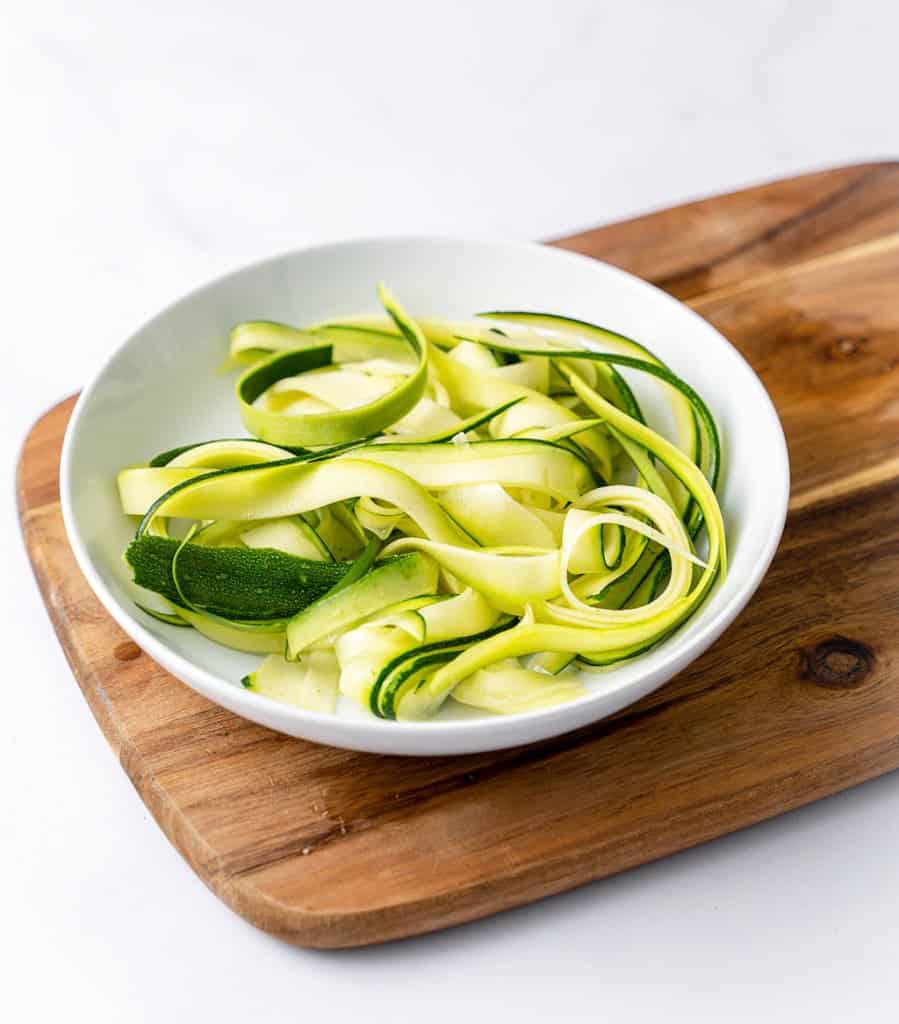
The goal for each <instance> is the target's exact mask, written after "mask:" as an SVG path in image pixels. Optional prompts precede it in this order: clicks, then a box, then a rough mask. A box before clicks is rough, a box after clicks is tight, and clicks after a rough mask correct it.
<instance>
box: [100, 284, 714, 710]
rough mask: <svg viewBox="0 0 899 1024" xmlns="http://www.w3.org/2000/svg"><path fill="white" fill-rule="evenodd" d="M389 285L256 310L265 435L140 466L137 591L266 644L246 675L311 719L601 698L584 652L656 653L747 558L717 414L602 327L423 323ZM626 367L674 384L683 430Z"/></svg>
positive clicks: (238, 343) (252, 411)
mask: <svg viewBox="0 0 899 1024" xmlns="http://www.w3.org/2000/svg"><path fill="white" fill-rule="evenodd" d="M378 295H379V298H380V300H381V304H382V306H383V308H384V315H380V316H374V317H373V316H369V315H364V316H357V317H344V318H341V319H339V320H334V321H329V322H324V323H318V324H311V325H308V326H306V327H303V328H300V327H294V326H291V325H287V324H279V323H273V322H270V321H260V320H257V321H248V322H246V323H242V324H238V325H237V326H236V327H235V328H234V329H233V330H232V332H231V336H230V349H229V352H228V357H227V359H226V361H225V366H226V367H227V368H233V367H240V368H241V372H240V375H239V377H238V379H237V382H236V401H237V405H238V408H239V411H240V415H241V419H242V421H243V423H244V426H245V427H246V429H247V431H248V432H249V434H250V435H251V436H249V437H246V438H226V439H213V440H208V441H194V442H193V443H187V444H184V445H182V446H181V447H179V448H174V449H170V450H169V451H166V452H162V453H160V454H158V455H156V456H154V457H153V458H150V459H148V460H147V461H146V462H145V463H143V464H140V465H133V466H129V467H127V468H124V469H122V471H121V472H120V473H119V477H118V489H119V496H120V499H121V505H122V510H123V512H124V513H125V514H126V515H129V516H133V517H137V518H138V523H137V527H136V533H135V537H134V540H133V541H132V542H131V544H130V545H129V547H128V550H127V551H126V553H125V560H126V563H127V564H128V566H129V567H130V569H131V571H132V574H133V578H134V582H135V584H137V586H138V587H140V588H141V593H142V595H146V593H147V592H152V593H153V594H154V595H155V596H154V598H153V599H152V600H153V604H152V605H151V604H148V603H147V598H146V597H145V596H141V599H140V603H139V604H138V607H139V608H140V610H141V611H142V612H143V613H145V614H147V615H149V616H151V617H152V618H154V619H155V620H157V621H158V622H160V623H161V624H163V627H164V628H169V627H172V628H193V629H196V630H198V631H199V632H201V633H202V634H204V635H205V636H206V637H208V638H209V639H210V640H211V641H214V642H216V643H219V644H223V645H225V646H228V647H233V648H235V649H237V650H241V651H247V652H252V653H259V654H264V655H266V658H265V660H264V661H263V662H262V664H261V665H260V666H259V668H258V669H257V670H256V671H255V672H252V673H250V674H249V675H248V676H245V677H244V679H243V680H241V682H242V684H243V685H244V686H245V687H246V688H247V689H248V690H251V691H252V692H255V693H259V694H260V695H262V696H263V697H267V698H270V699H274V700H279V701H284V702H287V703H290V704H293V705H295V706H297V707H301V708H305V709H307V710H311V711H316V712H325V713H331V712H334V711H335V710H336V709H337V708H338V706H339V702H340V700H349V701H353V702H355V703H357V704H358V705H361V707H362V708H365V709H367V710H368V712H370V713H371V714H372V715H374V716H377V717H379V718H384V719H405V720H413V719H423V718H430V717H432V716H433V715H434V714H435V713H436V712H437V711H438V710H439V708H440V707H441V705H442V704H443V703H444V702H445V701H447V700H454V701H456V702H457V703H459V704H464V705H468V706H471V707H475V708H479V709H481V710H482V711H485V712H488V713H493V714H517V713H521V712H527V711H532V710H536V709H541V708H546V707H550V706H552V705H555V704H559V703H562V702H565V701H570V700H575V699H579V698H580V697H582V696H583V695H584V694H585V693H586V692H587V691H586V689H585V687H584V685H583V682H582V679H581V675H580V674H579V673H578V671H577V670H576V669H577V665H578V664H586V665H598V666H608V665H614V664H616V663H619V662H622V661H626V660H630V659H632V658H635V657H637V656H639V655H640V654H642V653H644V652H646V651H648V650H650V649H651V648H652V647H654V646H655V645H656V644H658V643H660V642H662V641H663V640H665V639H666V638H667V637H669V636H670V635H671V634H672V632H673V631H674V630H676V629H678V628H679V627H680V626H681V625H683V623H684V622H685V621H686V620H687V619H688V618H689V617H690V616H691V615H693V614H694V613H695V612H696V611H697V609H698V608H699V607H700V606H701V605H702V603H703V602H704V601H705V599H706V598H707V597H708V595H709V593H710V591H711V589H712V587H713V586H714V585H715V583H716V581H717V580H719V579H720V578H722V577H723V575H724V573H725V571H726V565H727V554H726V549H727V545H726V538H725V531H724V521H723V518H722V515H721V510H720V507H719V504H718V500H717V498H716V495H715V488H716V485H717V483H718V475H719V471H720V464H721V442H720V438H719V434H718V429H717V426H716V424H715V421H714V419H713V417H712V415H711V413H710V412H709V409H708V407H707V405H706V404H705V402H704V401H703V399H702V398H701V397H700V396H699V395H698V394H697V393H696V392H695V391H694V390H693V388H691V387H690V386H689V384H687V383H686V382H685V381H683V380H681V379H680V378H679V377H678V376H677V375H676V374H675V373H673V372H672V370H671V369H670V368H669V367H667V366H666V365H665V364H664V363H663V362H662V361H661V360H659V359H658V358H657V357H656V356H655V355H653V353H652V352H651V351H650V349H648V348H647V347H645V346H644V345H643V344H641V343H640V342H637V341H635V340H633V339H630V338H627V337H625V336H623V335H621V334H618V333H616V332H614V331H610V330H608V329H606V328H604V327H599V326H596V325H594V324H589V323H585V322H584V321H580V320H573V319H570V318H567V317H562V316H555V315H551V314H546V313H527V312H496V313H486V314H478V317H477V319H474V320H471V321H466V322H454V321H446V320H438V319H435V318H421V319H413V318H412V317H411V316H410V315H409V314H408V313H406V312H405V310H404V309H403V308H402V306H400V304H399V302H398V301H397V300H396V299H395V298H394V296H393V295H392V294H391V293H390V292H389V291H388V290H387V289H386V288H385V287H384V286H383V285H381V286H379V288H378ZM211 369H212V368H211ZM629 374H633V375H639V376H642V377H643V378H644V379H645V381H647V382H648V383H650V384H651V385H653V386H655V387H657V388H658V389H659V391H660V393H661V394H662V396H663V397H664V399H665V400H666V402H667V404H668V406H669V408H670V411H671V415H672V417H673V423H674V426H675V436H674V439H673V440H669V439H668V438H666V437H665V436H664V435H663V434H662V433H660V432H659V431H658V430H657V429H655V428H654V427H653V425H652V424H651V423H649V422H648V421H647V418H646V416H645V415H644V412H643V409H642V408H641V406H640V403H639V402H638V400H637V397H636V396H635V394H634V392H633V390H632V388H631V383H630V381H629V380H628V378H627V376H626V375H629ZM641 394H642V392H641ZM188 440H189V439H188ZM185 520H187V522H188V526H187V527H186V528H185V526H184V521H185Z"/></svg>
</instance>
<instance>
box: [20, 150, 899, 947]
mask: <svg viewBox="0 0 899 1024" xmlns="http://www.w3.org/2000/svg"><path fill="white" fill-rule="evenodd" d="M896 232H899V168H897V165H895V164H875V165H865V166H862V167H849V168H841V169H837V170H834V171H826V172H820V173H817V174H813V175H808V176H805V177H802V178H796V179H792V180H790V181H785V182H776V183H773V184H770V185H764V186H760V187H758V188H756V189H750V190H746V191H744V192H739V193H735V194H734V195H731V196H720V197H716V198H713V199H708V200H703V201H700V202H698V203H693V204H690V205H688V206H685V207H679V208H677V209H674V210H667V211H662V212H660V213H655V214H650V215H648V216H646V217H642V218H638V219H636V220H633V221H628V222H626V223H624V224H618V225H612V226H610V227H607V228H601V229H598V230H596V231H592V232H587V233H584V234H582V235H578V236H576V237H575V238H573V239H568V240H563V241H562V242H560V243H558V244H561V245H564V246H566V247H568V248H573V249H577V250H578V251H581V252H585V253H588V254H590V255H593V256H598V257H604V258H606V259H609V260H610V261H612V262H616V263H618V264H619V265H622V266H624V267H626V268H628V269H631V270H636V271H637V272H640V273H642V274H643V275H644V276H649V277H651V278H653V279H655V280H656V281H658V282H660V283H662V284H663V285H664V286H665V287H667V288H668V289H669V290H671V291H672V292H674V293H675V294H679V295H682V296H687V297H689V299H690V303H691V304H692V305H693V306H694V308H696V309H697V310H698V311H699V312H701V313H702V315H703V316H706V317H708V318H709V319H710V320H711V321H712V322H714V323H715V324H716V325H717V326H718V327H719V328H720V329H721V330H722V331H724V333H725V334H726V335H727V336H728V337H729V338H731V340H733V341H734V343H735V344H736V345H737V346H738V347H739V348H740V349H741V350H742V351H743V353H744V354H745V355H746V357H747V358H748V359H749V360H750V362H751V363H752V364H753V365H754V366H755V368H756V369H757V370H758V371H759V372H760V373H761V375H762V377H763V379H764V381H765V383H766V385H767V386H768V388H769V390H770V391H771V393H772V396H773V397H774V399H775V402H776V404H777V406H778V409H779V411H780V413H781V416H782V418H783V421H784V425H785V428H786V432H787V437H788V443H789V446H790V451H791V457H792V463H793V474H794V490H793V496H792V501H791V515H790V518H789V520H788V524H787V529H786V532H785V535H784V540H783V543H782V545H781V549H780V551H779V553H778V555H777V557H776V559H775V561H774V564H773V566H772V569H771V571H770V573H769V575H768V577H767V578H766V580H765V582H764V583H763V585H762V587H761V588H760V590H759V592H758V594H757V595H756V597H755V599H754V600H753V601H752V602H751V603H750V605H749V606H748V608H747V609H746V610H745V611H744V613H743V614H742V615H741V616H740V618H739V619H738V621H737V622H736V624H735V625H734V626H733V627H732V628H731V629H730V630H729V631H728V632H727V633H726V634H725V636H724V637H723V638H722V640H720V641H719V643H718V644H717V645H715V647H713V648H712V650H710V651H709V652H707V653H706V654H705V655H704V656H703V657H702V658H701V659H700V660H699V661H697V662H696V663H694V665H692V666H691V667H690V668H689V669H688V670H687V671H685V672H684V673H682V674H681V675H680V676H679V677H678V678H677V679H676V680H674V681H673V682H672V683H670V684H669V685H668V686H666V687H664V688H663V689H662V690H660V691H658V692H657V693H655V694H653V695H652V696H650V697H649V698H647V699H646V700H644V701H642V702H640V703H639V704H637V705H635V706H633V707H631V708H629V709H627V710H626V711H624V712H622V713H620V714H619V715H617V716H615V717H613V718H611V719H609V720H607V721H604V722H600V723H598V724H596V725H594V726H591V727H590V728H587V729H583V730H580V731H579V732H576V733H573V734H570V735H568V736H563V737H559V738H557V739H554V740H551V741H548V742H544V743H540V744H537V745H534V746H530V747H524V748H519V749H516V750H511V751H505V752H501V753H498V754H485V755H477V756H471V757H464V758H451V759H439V758H431V759H428V758H421V759H415V760H410V759H404V758H389V757H378V756H374V755H367V754H355V753H351V752H347V751H341V750H332V749H328V748H324V747H317V746H315V745H313V744H310V743H305V742H303V741H300V740H293V739H288V738H286V737H283V736H280V735H278V734H276V733H273V732H270V731H268V730H266V729H264V728H262V727H260V726H257V725H254V724H252V723H250V722H246V721H244V720H242V719H239V718H236V717H235V716H233V715H231V714H230V713H229V712H226V711H223V710H222V709H220V708H218V707H216V706H215V705H212V704H210V703H209V702H207V701H206V700H204V699H203V698H201V697H199V696H197V695H196V694H194V693H192V692H191V691H190V690H188V689H187V688H186V687H184V686H181V685H180V684H178V683H177V682H175V681H174V680H173V679H172V678H171V677H170V676H168V675H167V674H166V673H165V672H164V671H163V670H162V669H160V668H159V667H158V666H156V665H155V664H154V663H153V662H152V661H151V660H150V659H149V658H147V657H146V655H143V654H142V653H141V652H140V651H139V649H138V648H136V647H135V645H134V644H132V643H131V642H130V641H129V640H128V639H127V637H125V635H124V634H123V633H122V632H121V631H120V630H119V629H118V628H117V627H116V626H115V625H114V624H113V623H112V622H111V621H110V619H109V618H108V616H107V615H106V614H105V612H104V611H103V610H102V608H101V607H100V605H99V603H98V602H97V601H96V599H95V598H94V597H93V595H92V593H91V592H90V590H89V588H88V587H87V584H86V583H85V581H84V579H83V578H82V577H81V575H80V573H79V572H78V570H77V568H76V567H75V564H74V560H73V558H72V555H71V552H70V551H69V548H68V545H67V543H66V540H65V535H64V532H63V529H62V523H61V519H60V514H59V505H58V484H57V475H58V455H59V445H60V441H61V437H62V432H63V430H64V427H65V423H66V421H67V419H68V416H69V414H70V411H71V400H69V401H68V402H66V403H63V404H62V405H60V406H57V407H56V408H55V409H53V410H51V411H50V412H49V413H48V414H47V415H46V416H44V417H43V418H42V419H41V420H40V421H39V422H38V423H37V424H36V425H35V427H34V428H33V430H32V432H31V433H30V435H29V437H28V439H27V441H26V443H25V446H24V449H23V452H22V457H21V461H20V465H19V503H20V512H21V518H22V526H23V531H24V535H25V541H26V544H27V547H28V550H29V553H30V556H31V559H32V564H33V565H34V569H35V574H36V576H37V579H38V582H39V584H40V586H41V590H42V592H43V595H44V598H45V601H46V603H47V607H48V610H49V612H50V616H51V619H52V621H53V624H54V626H55V628H56V631H57V634H58V635H59V637H60V640H61V642H62V645H63V648H64V650H65V652H66V655H67V657H68V659H69V662H70V664H71V665H72V668H73V671H74V673H75V676H76V678H77V680H78V682H79V684H80V686H81V688H82V690H83V691H84V694H85V696H86V698H87V700H88V702H89V704H90V706H91V708H92V709H93V711H94V714H95V715H96V717H97V720H98V722H99V723H100V725H101V727H102V729H103V731H104V733H105V734H106V736H107V739H108V740H109V741H110V743H111V744H112V745H113V747H114V748H115V750H116V751H117V753H118V756H119V758H120V761H121V763H122V765H123V767H124V769H125V771H126V772H127V773H128V775H129V777H130V778H131V779H132V781H133V783H134V785H135V787H136V788H137V790H138V792H139V793H140V794H141V797H142V798H143V799H144V801H145V802H146V804H147V806H148V807H149V808H150V810H151V811H152V813H153V814H154V816H155V817H156V819H157V821H158V822H159V824H160V825H161V827H162V828H163V829H164V830H165V832H166V834H167V835H168V836H169V838H170V839H171V840H172V842H173V843H174V844H175V845H176V846H177V848H178V849H179V850H180V851H181V853H182V854H183V855H184V857H185V859H186V860H187V861H188V863H190V865H191V866H192V867H193V869H194V870H195V871H196V873H197V875H198V876H199V877H200V878H201V879H202V880H203V881H204V882H205V883H206V884H207V885H208V886H209V887H210V888H211V889H212V890H213V891H214V892H215V893H216V894H217V895H219V896H220V897H221V898H222V899H224V900H225V901H226V902H227V903H228V905H229V906H231V907H232V908H233V909H235V910H236V911H237V912H238V913H240V914H242V915H243V916H244V917H246V918H247V919H248V920H250V921H252V922H253V923H254V924H256V925H258V926H259V927H261V928H264V929H266V930H267V931H270V932H272V933H274V934H276V935H279V936H282V937H283V938H285V939H288V940H289V941H292V942H296V943H299V944H302V945H312V946H350V945H359V944H364V943H371V942H379V941H384V940H387V939H393V938H399V937H401V936H406V935H412V934H416V933H420V932H424V931H429V930H432V929H435V928H440V927H443V926H447V925H452V924H457V923H459V922H462V921H467V920H471V919H473V918H476V917H481V916H483V915H485V914H489V913H493V912H495V911H498V910H502V909H504V908H507V907H511V906H516V905H519V904H522V903H525V902H528V901H530V900H534V899H537V898H539V897H541V896H546V895H549V894H551V893H554V892H559V891H561V890H564V889H568V888H571V887H572V886H575V885H579V884H582V883H584V882H586V881H588V880H590V879H594V878H599V877H603V876H606V875H609V874H612V873H614V872H617V871H621V870H624V869H626V868H628V867H631V866H634V865H637V864H641V863H644V862H646V861H648V860H651V859H653V858H655V857H660V856H663V855H665V854H667V853H670V852H673V851H675V850H680V849H683V848H685V847H687V846H690V845H693V844H695V843H698V842H702V841H703V840H705V839H709V838H712V837H714V836H719V835H722V834H724V833H727V832H730V831H733V830H734V829H737V828H741V827H743V826H745V825H748V824H751V823H753V822H756V821H760V820H762V819H764V818H766V817H769V816H771V815H773V814H778V813H781V812H783V811H786V810H789V809H790V808H793V807H797V806H799V805H801V804H803V803H806V802H807V801H809V800H814V799H816V798H818V797H821V796H824V795H826V794H829V793H832V792H835V791H837V790H839V789H843V788H845V787H847V786H850V785H853V784H855V783H857V782H860V781H862V780H864V779H867V778H871V777H872V776H875V775H878V774H880V773H882V772H884V771H888V770H890V769H892V768H895V767H897V766H899V630H897V628H896V627H897V622H899V586H897V580H899V501H897V498H899V457H897V452H899V448H897V440H899V288H897V283H899V236H897V235H896ZM859 524H864V527H863V528H862V529H860V528H859ZM810 566H814V572H811V571H810V568H809V567H810Z"/></svg>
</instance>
